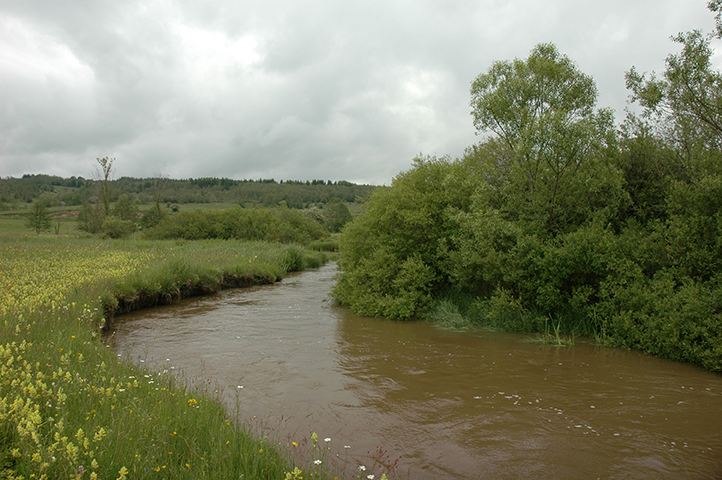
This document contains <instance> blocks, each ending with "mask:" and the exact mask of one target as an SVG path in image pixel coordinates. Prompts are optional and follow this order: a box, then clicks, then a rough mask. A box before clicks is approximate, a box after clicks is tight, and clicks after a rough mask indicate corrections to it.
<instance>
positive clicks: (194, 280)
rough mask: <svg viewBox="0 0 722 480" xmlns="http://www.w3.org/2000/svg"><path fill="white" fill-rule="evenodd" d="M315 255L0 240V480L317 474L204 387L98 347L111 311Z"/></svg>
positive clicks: (241, 246)
mask: <svg viewBox="0 0 722 480" xmlns="http://www.w3.org/2000/svg"><path fill="white" fill-rule="evenodd" d="M323 255H324V254H322V253H318V252H315V253H311V252H308V251H306V250H304V249H302V248H300V247H298V246H293V245H290V246H289V245H280V244H269V243H260V242H236V241H201V242H182V241H179V242H147V241H130V240H126V241H108V240H105V241H103V240H98V239H92V238H58V237H55V238H51V237H37V238H0V478H8V479H55V478H72V479H96V478H100V479H109V478H115V479H131V478H133V479H135V478H138V479H140V478H144V479H145V478H151V479H158V478H187V479H197V478H203V477H206V478H244V479H255V478H264V479H266V478H271V479H283V478H287V477H288V476H292V478H302V477H303V476H304V475H305V473H304V472H307V473H308V477H307V478H327V477H329V475H327V474H326V473H325V472H322V471H321V470H320V469H318V468H315V466H314V465H313V464H311V465H309V466H308V467H304V466H302V465H299V466H297V465H294V464H293V462H292V460H291V458H290V456H289V455H288V454H287V453H286V452H285V451H284V450H283V449H282V448H280V447H279V445H278V444H273V443H272V442H270V441H269V440H268V439H264V438H258V437H256V436H254V435H252V434H251V433H249V432H248V431H247V430H246V429H245V428H243V427H242V426H240V419H237V418H232V417H229V415H228V412H227V411H226V408H225V407H224V406H223V405H222V404H221V403H220V402H219V401H218V400H217V398H216V396H215V395H214V392H213V391H211V390H210V389H209V387H205V388H196V387H193V386H190V385H189V384H188V383H187V382H184V381H183V380H181V379H179V378H177V377H175V376H172V375H169V374H167V373H163V372H154V371H150V370H146V369H143V368H142V367H139V366H137V365H133V364H129V363H126V362H123V361H119V360H118V359H117V357H116V355H115V354H114V353H113V352H112V351H111V349H110V348H109V347H108V346H106V345H105V344H104V343H103V342H102V338H101V337H102V328H103V327H105V326H106V325H107V322H108V321H109V320H110V317H109V316H110V315H111V314H112V313H113V312H115V311H122V310H123V309H124V308H126V309H127V308H129V306H133V305H135V306H138V305H140V306H143V305H149V304H152V303H153V302H155V303H162V302H167V301H172V300H173V299H175V298H179V297H181V296H186V295H189V294H195V293H204V292H210V291H215V290H218V289H220V288H222V287H223V286H228V285H229V284H230V285H238V284H239V283H243V282H246V283H248V282H250V283H253V282H255V281H258V282H271V281H275V280H276V279H278V278H280V277H281V276H282V275H284V274H285V273H286V272H287V271H289V270H298V269H302V268H304V267H305V266H315V265H318V264H319V263H322V262H324V261H325V258H324V257H323ZM241 280H242V281H241ZM211 388H212V387H211ZM314 473H315V474H314ZM330 478H333V476H332V475H330Z"/></svg>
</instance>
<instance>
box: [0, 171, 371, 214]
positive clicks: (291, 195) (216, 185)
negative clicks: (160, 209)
mask: <svg viewBox="0 0 722 480" xmlns="http://www.w3.org/2000/svg"><path fill="white" fill-rule="evenodd" d="M101 183H102V180H95V179H85V178H83V177H70V178H62V177H57V176H52V175H23V176H22V177H21V178H13V177H7V178H0V209H6V210H7V209H12V208H17V207H18V206H20V205H21V204H24V203H30V202H32V201H34V200H36V199H41V200H43V201H44V202H45V204H46V205H48V206H51V207H55V206H63V205H65V206H78V205H82V204H83V203H94V202H95V201H97V197H98V188H99V185H100V184H101ZM374 188H375V187H374V186H371V185H357V184H354V183H351V182H347V181H343V180H341V181H337V182H333V181H331V180H327V181H326V180H310V181H293V180H289V181H283V180H281V181H276V180H273V179H259V180H233V179H228V178H198V179H193V178H191V179H183V180H177V179H165V178H131V177H121V178H119V179H115V180H113V179H110V190H111V192H112V197H111V201H113V202H115V201H117V200H118V198H120V197H121V196H122V195H128V197H129V198H130V199H131V200H133V201H134V200H137V201H138V202H139V203H141V204H152V203H154V202H156V200H159V201H160V202H162V203H166V204H168V203H170V204H186V203H234V204H240V205H247V206H248V205H259V206H266V205H278V204H279V203H280V202H286V205H288V206H289V207H291V208H307V207H309V206H310V205H311V204H315V203H324V204H325V203H328V202H330V201H332V200H334V199H337V200H341V201H343V202H347V203H351V202H355V201H356V199H357V198H362V197H366V196H368V195H369V194H370V193H371V191H373V189H374ZM157 197H159V198H157Z"/></svg>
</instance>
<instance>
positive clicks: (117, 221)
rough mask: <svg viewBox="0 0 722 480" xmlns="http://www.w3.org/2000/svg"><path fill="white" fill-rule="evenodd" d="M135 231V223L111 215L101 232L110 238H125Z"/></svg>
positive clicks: (104, 222) (105, 221)
mask: <svg viewBox="0 0 722 480" xmlns="http://www.w3.org/2000/svg"><path fill="white" fill-rule="evenodd" d="M134 230H135V226H134V225H133V222H132V221H130V220H123V219H121V218H120V217H116V216H115V215H111V216H109V217H107V218H106V219H105V220H104V221H103V225H102V227H101V231H102V232H103V235H105V236H106V237H109V238H123V237H127V236H129V235H130V234H131V233H133V231H134Z"/></svg>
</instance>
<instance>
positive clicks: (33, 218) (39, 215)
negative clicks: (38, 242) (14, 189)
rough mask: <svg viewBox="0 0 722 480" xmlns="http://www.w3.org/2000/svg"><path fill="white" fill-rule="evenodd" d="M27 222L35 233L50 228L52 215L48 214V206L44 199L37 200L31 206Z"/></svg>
mask: <svg viewBox="0 0 722 480" xmlns="http://www.w3.org/2000/svg"><path fill="white" fill-rule="evenodd" d="M25 224H26V225H27V227H28V228H30V229H31V230H35V233H37V234H40V232H46V231H48V230H50V215H49V214H48V206H47V204H46V203H45V201H44V200H36V201H35V202H34V203H33V205H32V206H31V207H30V212H29V213H28V216H27V219H26V221H25Z"/></svg>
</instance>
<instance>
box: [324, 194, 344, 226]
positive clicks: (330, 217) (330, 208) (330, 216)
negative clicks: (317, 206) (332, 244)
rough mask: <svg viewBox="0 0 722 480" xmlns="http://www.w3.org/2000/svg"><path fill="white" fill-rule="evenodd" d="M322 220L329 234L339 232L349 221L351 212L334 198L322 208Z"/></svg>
mask: <svg viewBox="0 0 722 480" xmlns="http://www.w3.org/2000/svg"><path fill="white" fill-rule="evenodd" d="M323 218H324V220H325V223H326V227H327V228H328V231H329V232H331V233H335V232H340V231H341V228H343V226H344V225H346V224H347V223H348V222H350V221H351V212H350V211H349V209H348V207H347V206H346V204H345V203H343V202H342V201H340V200H338V199H337V198H334V199H333V200H332V201H330V202H328V203H327V204H326V206H325V207H324V208H323Z"/></svg>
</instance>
